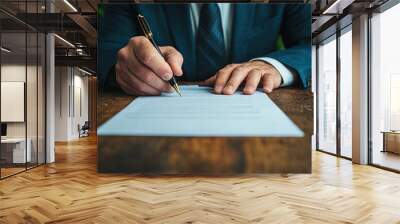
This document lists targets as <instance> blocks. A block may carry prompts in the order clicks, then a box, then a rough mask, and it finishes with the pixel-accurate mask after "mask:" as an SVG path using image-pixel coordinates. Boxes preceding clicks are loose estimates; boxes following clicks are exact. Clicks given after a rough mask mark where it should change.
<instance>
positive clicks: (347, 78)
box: [340, 30, 353, 158]
mask: <svg viewBox="0 0 400 224" xmlns="http://www.w3.org/2000/svg"><path fill="white" fill-rule="evenodd" d="M351 34H352V33H351V30H350V31H348V32H346V33H344V34H343V35H341V36H340V122H341V124H340V128H341V129H340V135H341V136H340V144H341V146H340V153H341V155H342V156H345V157H349V158H351V156H352V150H351V141H352V138H351V136H352V125H351V124H352V100H351V99H352V74H353V72H352V35H351Z"/></svg>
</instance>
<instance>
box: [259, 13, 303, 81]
mask: <svg viewBox="0 0 400 224" xmlns="http://www.w3.org/2000/svg"><path fill="white" fill-rule="evenodd" d="M280 33H281V35H282V38H283V43H284V45H285V49H283V50H276V51H273V52H270V53H268V54H267V55H265V57H271V58H274V59H276V60H278V61H279V62H281V63H282V64H284V65H286V66H287V67H288V68H291V70H292V71H295V73H297V74H298V77H299V81H300V82H299V85H300V86H302V87H303V88H306V87H308V83H309V81H310V79H311V7H310V5H294V6H289V7H286V8H285V12H284V15H283V21H282V25H281V30H280Z"/></svg>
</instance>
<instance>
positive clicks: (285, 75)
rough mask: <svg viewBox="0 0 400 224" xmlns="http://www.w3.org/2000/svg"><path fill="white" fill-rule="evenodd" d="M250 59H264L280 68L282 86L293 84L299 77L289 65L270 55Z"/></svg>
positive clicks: (277, 68)
mask: <svg viewBox="0 0 400 224" xmlns="http://www.w3.org/2000/svg"><path fill="white" fill-rule="evenodd" d="M250 61H264V62H267V63H269V64H270V65H272V66H274V68H275V69H276V70H278V72H279V73H280V75H281V77H282V83H281V85H280V86H281V87H283V86H290V85H293V84H294V83H295V81H296V79H297V75H296V73H294V72H292V71H291V70H290V69H289V68H288V67H286V66H285V65H284V64H282V63H281V62H279V61H278V60H276V59H273V58H270V57H261V58H255V59H252V60H250Z"/></svg>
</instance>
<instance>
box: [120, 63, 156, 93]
mask: <svg viewBox="0 0 400 224" xmlns="http://www.w3.org/2000/svg"><path fill="white" fill-rule="evenodd" d="M115 70H116V80H117V82H118V84H119V85H120V86H121V88H122V90H124V91H125V92H126V93H128V94H132V95H160V94H161V92H160V91H159V90H157V89H155V88H154V87H152V86H150V85H148V84H147V83H144V82H143V81H141V80H140V79H138V78H137V77H136V76H135V75H133V74H131V73H130V72H129V70H128V69H127V67H122V66H120V65H119V64H116V65H115Z"/></svg>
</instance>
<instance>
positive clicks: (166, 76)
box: [162, 73, 172, 81]
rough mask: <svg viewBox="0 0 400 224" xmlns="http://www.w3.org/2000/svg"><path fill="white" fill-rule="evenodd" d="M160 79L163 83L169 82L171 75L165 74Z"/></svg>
mask: <svg viewBox="0 0 400 224" xmlns="http://www.w3.org/2000/svg"><path fill="white" fill-rule="evenodd" d="M162 77H163V79H164V80H165V81H168V80H170V79H171V78H172V75H171V74H170V73H166V74H164V75H163V76H162Z"/></svg>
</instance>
